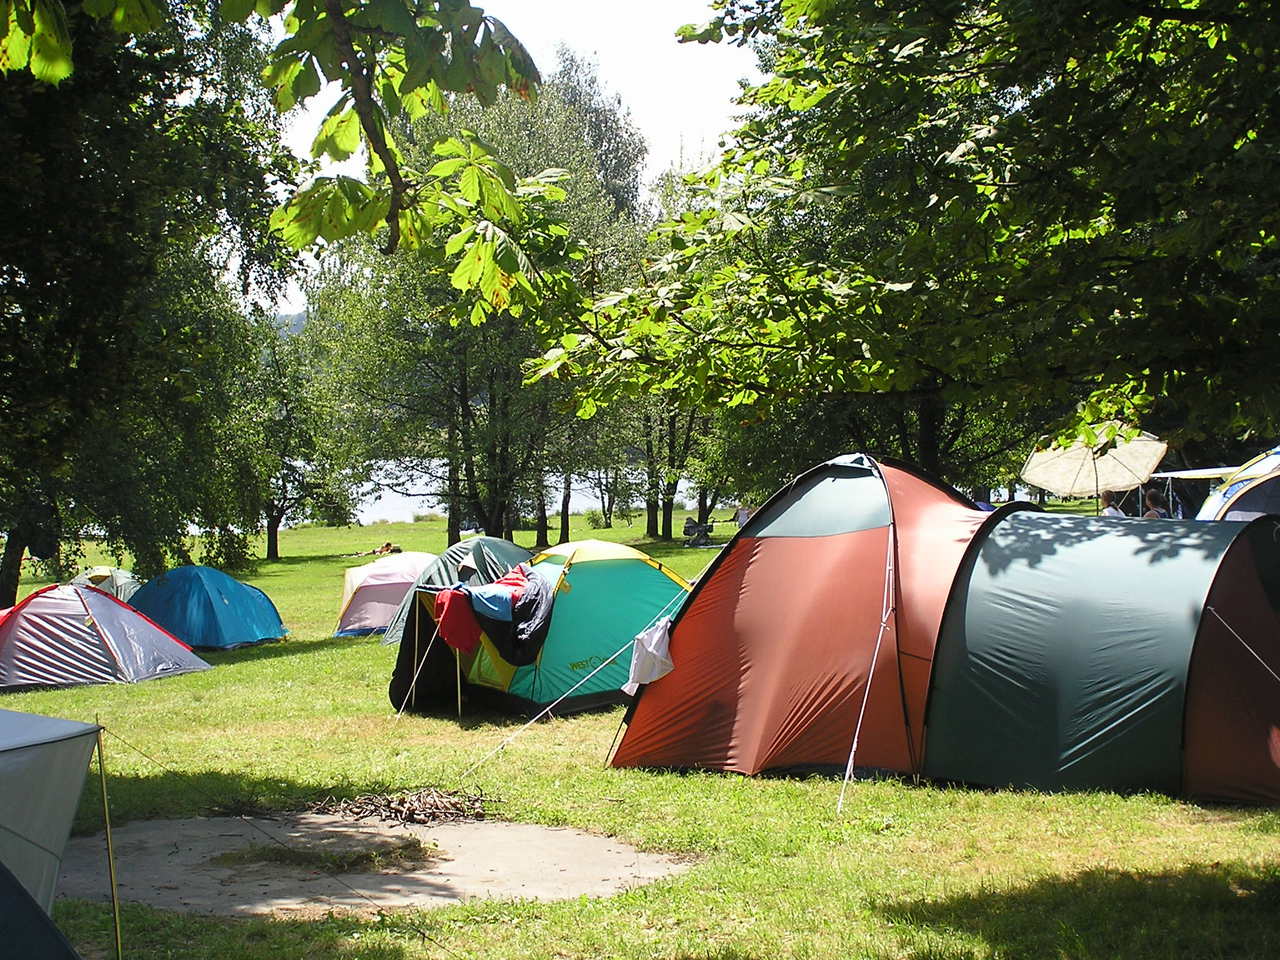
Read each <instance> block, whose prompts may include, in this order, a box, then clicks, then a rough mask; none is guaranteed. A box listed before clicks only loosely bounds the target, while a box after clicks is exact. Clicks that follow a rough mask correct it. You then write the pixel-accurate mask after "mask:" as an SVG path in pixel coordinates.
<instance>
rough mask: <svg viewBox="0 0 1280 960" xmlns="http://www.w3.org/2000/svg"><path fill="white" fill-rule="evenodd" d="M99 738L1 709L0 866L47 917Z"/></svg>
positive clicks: (81, 728)
mask: <svg viewBox="0 0 1280 960" xmlns="http://www.w3.org/2000/svg"><path fill="white" fill-rule="evenodd" d="M97 736H98V727H97V726H96V725H95V724H92V723H79V722H77V721H75V720H62V719H59V718H56V717H42V716H37V715H36V714H32V713H16V712H14V711H12V710H0V863H3V864H4V865H5V866H6V867H7V868H8V869H9V872H10V873H12V874H13V876H14V877H15V878H16V879H17V881H18V882H19V883H20V884H21V885H22V887H23V888H24V889H25V890H26V891H27V893H29V894H30V895H31V897H32V899H34V900H35V902H36V903H37V904H39V905H40V908H41V909H43V910H44V911H45V912H46V913H47V912H48V911H49V910H50V909H51V908H52V906H53V893H54V885H55V884H56V883H57V880H58V872H59V870H60V869H61V867H62V854H63V851H64V850H65V849H66V846H67V837H69V836H70V835H71V819H72V817H74V816H75V812H76V807H77V806H79V803H80V791H81V789H82V788H83V787H84V778H85V774H86V773H87V772H88V769H89V757H90V756H91V755H92V753H93V748H94V746H95V744H96V743H97ZM5 946H6V948H7V949H11V948H12V943H11V942H6V944H5ZM11 955H12V956H43V954H25V953H14V954H11Z"/></svg>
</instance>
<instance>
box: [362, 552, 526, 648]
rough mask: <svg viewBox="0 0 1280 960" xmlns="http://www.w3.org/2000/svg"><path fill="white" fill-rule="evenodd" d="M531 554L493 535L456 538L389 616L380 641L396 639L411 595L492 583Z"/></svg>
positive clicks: (402, 628) (410, 604)
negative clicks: (460, 584)
mask: <svg viewBox="0 0 1280 960" xmlns="http://www.w3.org/2000/svg"><path fill="white" fill-rule="evenodd" d="M532 556H533V554H532V553H530V552H529V551H528V550H526V549H525V548H524V547H520V546H516V544H514V543H512V542H511V541H510V540H499V539H498V538H497V537H471V538H470V539H468V540H460V541H458V542H457V543H455V544H454V545H453V546H451V547H449V549H447V550H446V551H445V552H444V553H442V554H440V556H438V557H436V558H435V559H434V560H432V561H431V562H430V563H428V564H427V565H426V567H425V568H424V569H423V571H422V574H421V575H420V576H419V577H418V579H417V580H416V581H414V584H413V588H412V589H411V590H409V592H408V593H407V594H405V597H404V600H403V602H401V604H400V607H399V609H397V610H396V612H395V614H394V616H392V618H391V621H390V623H388V625H387V631H386V634H385V636H384V637H383V640H382V642H383V643H399V642H400V638H401V637H403V636H404V631H405V624H406V623H407V622H408V619H409V613H410V610H411V609H412V607H413V605H414V604H416V603H417V602H419V598H418V597H415V594H431V595H434V594H435V592H436V591H437V590H439V589H440V588H441V587H451V586H453V585H455V584H457V583H462V584H465V585H468V586H476V585H479V584H482V583H493V581H495V580H497V579H498V578H499V577H501V576H502V575H503V574H505V573H507V571H509V570H512V569H514V568H515V567H517V566H519V565H520V564H522V563H525V562H527V561H528V560H529V559H530V558H531V557H532ZM424 602H430V601H429V600H426V601H424Z"/></svg>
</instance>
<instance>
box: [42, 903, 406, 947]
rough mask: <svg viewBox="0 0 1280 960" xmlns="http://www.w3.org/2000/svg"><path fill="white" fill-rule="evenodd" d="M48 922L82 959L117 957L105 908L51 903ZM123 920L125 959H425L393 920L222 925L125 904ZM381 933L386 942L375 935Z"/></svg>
mask: <svg viewBox="0 0 1280 960" xmlns="http://www.w3.org/2000/svg"><path fill="white" fill-rule="evenodd" d="M53 916H54V920H55V921H56V922H57V924H58V927H59V928H60V929H61V930H62V931H63V932H64V933H65V934H66V935H67V937H68V939H70V940H71V942H72V944H74V945H75V947H76V948H77V949H78V950H80V951H81V953H82V954H83V955H84V956H85V957H113V956H115V948H114V934H113V933H112V924H111V908H110V907H109V906H104V905H101V904H96V903H88V902H85V901H83V900H60V901H58V902H57V903H56V904H55V905H54V914H53ZM120 919H121V924H120V926H121V928H122V931H123V936H122V939H123V941H124V945H125V949H126V955H127V956H129V957H133V958H135V960H148V958H161V957H165V958H167V957H176V956H182V957H188V958H193V960H225V958H230V957H235V958H237V960H406V958H408V957H411V956H413V957H420V956H422V955H423V954H422V951H421V949H420V945H421V943H422V940H421V937H420V935H419V934H418V932H417V931H416V930H415V929H414V928H413V927H411V926H409V924H408V923H407V922H403V921H399V920H397V919H396V918H394V917H389V918H387V919H385V920H375V921H370V920H360V919H358V918H356V917H352V916H348V915H345V914H330V915H328V916H323V917H319V918H310V919H296V920H276V919H271V918H268V917H246V918H243V919H223V918H214V917H204V916H198V915H192V914H181V913H170V912H168V911H165V910H154V909H152V908H150V907H145V906H141V905H139V904H135V903H126V904H123V905H122V907H121V918H120ZM384 931H385V932H386V933H387V934H389V936H388V937H383V936H379V934H380V933H382V932H384ZM378 940H381V941H382V942H376V941H378ZM388 940H392V941H393V942H387V941H388ZM371 941H373V942H371ZM394 941H402V942H394Z"/></svg>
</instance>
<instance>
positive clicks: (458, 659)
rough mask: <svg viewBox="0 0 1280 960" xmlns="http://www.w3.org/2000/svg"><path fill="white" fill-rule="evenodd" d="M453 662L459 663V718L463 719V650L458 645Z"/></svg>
mask: <svg viewBox="0 0 1280 960" xmlns="http://www.w3.org/2000/svg"><path fill="white" fill-rule="evenodd" d="M453 662H454V663H455V664H457V666H458V670H457V677H458V719H459V720H461V719H462V651H461V650H458V649H457V648H456V647H455V648H454V651H453Z"/></svg>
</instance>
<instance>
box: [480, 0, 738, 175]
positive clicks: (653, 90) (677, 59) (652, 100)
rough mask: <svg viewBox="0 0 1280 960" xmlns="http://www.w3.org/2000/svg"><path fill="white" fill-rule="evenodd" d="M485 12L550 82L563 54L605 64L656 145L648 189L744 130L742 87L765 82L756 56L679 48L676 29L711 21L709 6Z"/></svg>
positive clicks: (572, 2)
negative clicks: (740, 125)
mask: <svg viewBox="0 0 1280 960" xmlns="http://www.w3.org/2000/svg"><path fill="white" fill-rule="evenodd" d="M485 12H486V13H488V14H490V15H492V16H495V17H497V18H498V19H499V20H501V21H502V22H503V23H505V24H506V25H507V27H508V28H509V29H510V30H511V32H512V33H514V34H515V35H516V36H517V37H519V38H520V42H521V43H523V44H524V45H525V47H526V48H528V50H529V52H530V53H531V54H532V55H533V59H534V62H536V63H537V64H538V68H539V69H540V70H542V71H543V73H546V74H549V73H551V72H552V71H553V70H554V69H555V65H556V56H555V51H556V47H557V46H559V45H560V44H564V45H566V46H568V47H570V48H572V49H573V50H575V51H577V52H578V53H582V54H586V55H587V56H589V57H592V58H594V59H595V60H596V61H597V63H598V64H599V66H600V77H601V79H602V80H603V81H604V84H605V86H606V87H607V88H608V89H609V90H610V91H611V92H613V93H617V94H620V95H621V96H622V102H623V103H624V104H625V105H626V106H628V107H630V108H631V113H632V116H633V117H634V118H635V121H636V125H637V126H638V127H639V128H640V129H641V131H643V133H644V135H645V138H646V139H647V140H648V141H649V168H648V178H649V179H652V178H653V177H655V176H656V175H657V174H659V173H661V172H662V171H663V170H665V169H667V168H668V167H670V166H672V165H674V164H677V163H681V164H682V165H684V166H692V165H697V164H698V163H699V162H700V161H702V160H705V159H708V158H709V157H710V156H711V155H713V154H714V153H715V151H716V147H717V141H718V140H719V138H720V135H721V134H722V133H724V132H725V131H727V130H730V129H732V128H733V127H734V126H735V123H734V121H733V115H734V112H735V109H736V108H735V107H734V106H733V103H732V101H733V98H734V97H735V96H737V94H738V89H739V87H738V80H739V79H740V78H744V77H745V78H748V79H758V78H759V73H758V71H757V70H756V65H755V55H754V54H752V53H751V52H750V51H748V50H745V49H743V48H741V47H734V46H728V45H726V44H701V43H677V42H676V39H675V32H676V28H677V27H680V26H681V25H682V24H686V23H702V22H704V21H706V20H708V19H710V17H711V8H710V6H709V5H708V4H707V3H705V2H700V0H647V2H645V3H640V4H632V3H623V2H620V0H492V2H490V3H487V4H485Z"/></svg>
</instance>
